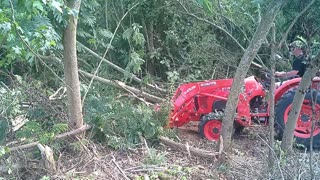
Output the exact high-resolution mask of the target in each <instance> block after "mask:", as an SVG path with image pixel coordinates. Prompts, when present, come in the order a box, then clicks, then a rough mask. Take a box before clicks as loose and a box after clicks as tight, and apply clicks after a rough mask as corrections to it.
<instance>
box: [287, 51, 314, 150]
mask: <svg viewBox="0 0 320 180" xmlns="http://www.w3.org/2000/svg"><path fill="white" fill-rule="evenodd" d="M319 65H320V52H318V54H317V56H316V57H315V58H313V59H312V60H311V63H310V65H309V66H308V68H307V71H306V72H305V73H304V75H303V77H302V79H301V82H300V84H299V86H298V89H297V91H296V94H295V96H294V98H293V102H292V108H291V111H290V113H289V117H288V119H289V121H287V123H286V126H285V129H284V133H283V137H282V142H281V149H282V150H284V151H287V152H291V151H292V145H293V136H294V129H295V127H296V124H297V121H298V117H299V115H300V113H299V112H300V110H301V107H302V103H303V100H304V96H305V93H306V91H307V89H308V88H309V86H310V85H311V83H312V78H313V77H314V76H315V75H316V73H317V72H318V70H319Z"/></svg>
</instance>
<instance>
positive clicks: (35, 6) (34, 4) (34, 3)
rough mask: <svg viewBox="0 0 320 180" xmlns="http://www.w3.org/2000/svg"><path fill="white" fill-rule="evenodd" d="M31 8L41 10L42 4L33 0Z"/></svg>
mask: <svg viewBox="0 0 320 180" xmlns="http://www.w3.org/2000/svg"><path fill="white" fill-rule="evenodd" d="M33 8H36V9H38V10H39V11H41V12H43V11H44V9H43V6H42V4H41V3H40V2H39V1H34V2H33Z"/></svg>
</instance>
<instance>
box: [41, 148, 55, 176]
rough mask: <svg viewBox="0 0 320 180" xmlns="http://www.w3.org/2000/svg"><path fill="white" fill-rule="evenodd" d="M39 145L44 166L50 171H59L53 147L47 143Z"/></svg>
mask: <svg viewBox="0 0 320 180" xmlns="http://www.w3.org/2000/svg"><path fill="white" fill-rule="evenodd" d="M37 146H38V148H39V150H40V152H41V158H42V162H43V166H44V168H45V169H46V170H47V171H48V172H50V173H54V172H56V171H57V167H56V161H55V160H54V158H53V151H52V149H51V148H50V147H49V146H47V145H45V146H43V145H42V144H40V143H39V144H37Z"/></svg>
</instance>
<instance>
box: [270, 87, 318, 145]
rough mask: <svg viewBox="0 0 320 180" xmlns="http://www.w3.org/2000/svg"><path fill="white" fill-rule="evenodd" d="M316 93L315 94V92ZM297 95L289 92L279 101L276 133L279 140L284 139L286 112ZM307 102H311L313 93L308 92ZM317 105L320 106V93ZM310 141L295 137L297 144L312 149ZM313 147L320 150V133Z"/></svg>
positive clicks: (314, 140) (314, 138)
mask: <svg viewBox="0 0 320 180" xmlns="http://www.w3.org/2000/svg"><path fill="white" fill-rule="evenodd" d="M314 93H315V92H314ZM294 95H295V91H289V92H287V93H286V94H284V95H283V96H282V97H281V99H280V100H279V101H278V103H277V105H276V107H275V132H276V134H277V138H278V139H280V140H281V139H282V136H283V132H284V127H285V123H284V114H285V110H286V109H287V108H288V106H290V105H291V104H292V101H293V98H294ZM305 100H311V92H310V91H309V92H307V93H306V96H305ZM317 104H320V93H318V94H317ZM310 139H311V138H301V137H297V136H295V143H296V144H301V145H304V146H305V147H307V148H308V149H309V148H310ZM313 147H314V148H320V133H319V134H317V135H315V136H313Z"/></svg>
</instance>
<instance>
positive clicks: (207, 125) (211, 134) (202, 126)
mask: <svg viewBox="0 0 320 180" xmlns="http://www.w3.org/2000/svg"><path fill="white" fill-rule="evenodd" d="M221 126H222V122H221V117H220V115H219V114H216V113H209V114H207V115H204V116H202V118H201V120H200V123H199V133H200V136H201V137H205V138H206V139H208V140H209V141H219V139H220V131H221Z"/></svg>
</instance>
